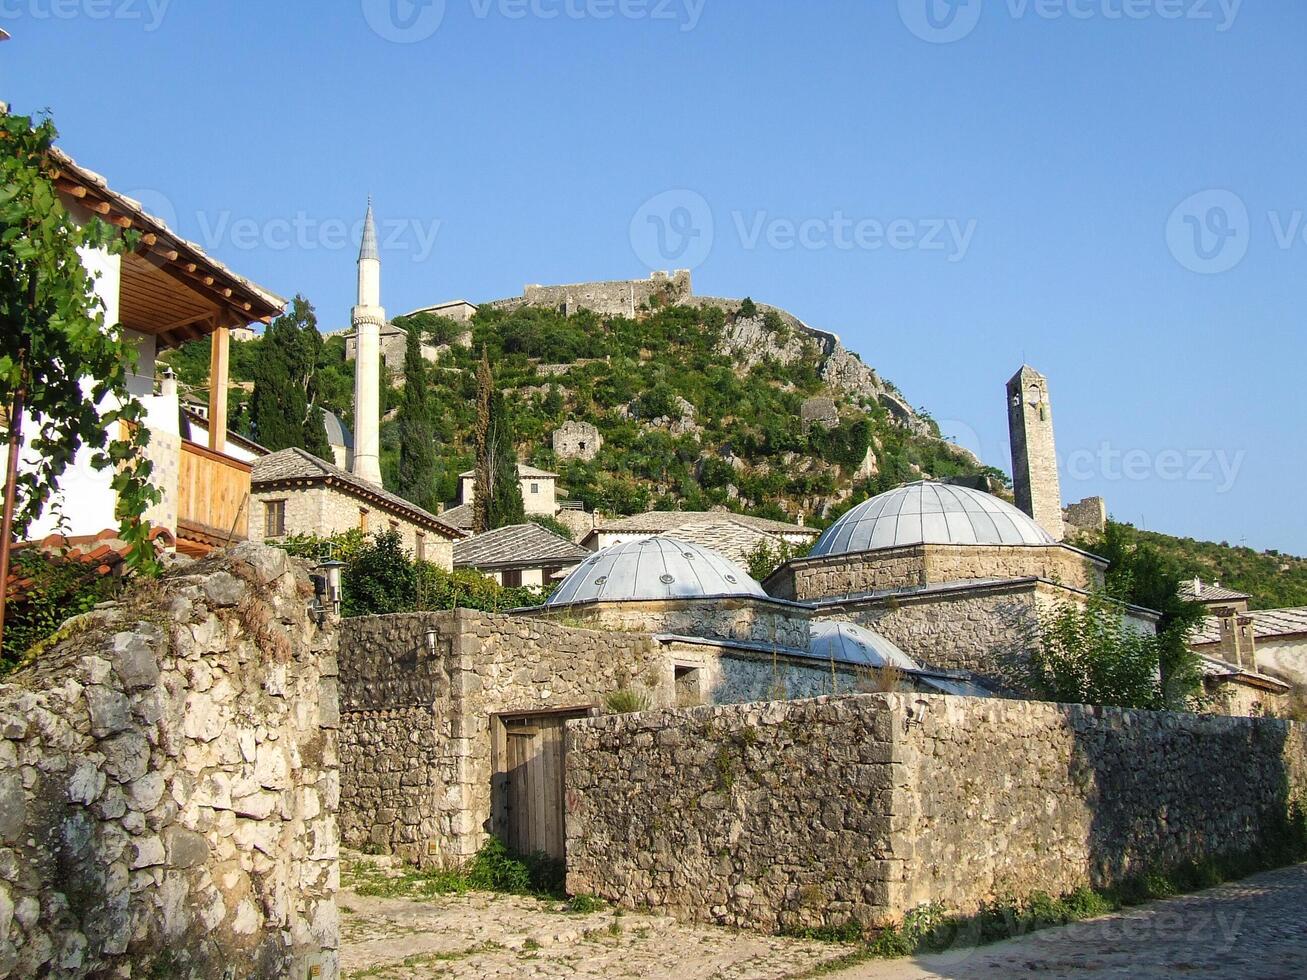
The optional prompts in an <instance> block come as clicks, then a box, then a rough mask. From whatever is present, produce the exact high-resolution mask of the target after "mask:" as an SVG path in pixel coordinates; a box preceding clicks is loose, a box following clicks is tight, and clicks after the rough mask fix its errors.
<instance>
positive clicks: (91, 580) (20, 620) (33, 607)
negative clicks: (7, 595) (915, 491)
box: [0, 548, 115, 675]
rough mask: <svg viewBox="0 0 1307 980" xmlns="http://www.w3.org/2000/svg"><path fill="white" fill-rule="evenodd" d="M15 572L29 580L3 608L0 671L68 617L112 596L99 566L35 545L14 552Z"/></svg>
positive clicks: (14, 663) (111, 582) (112, 588)
mask: <svg viewBox="0 0 1307 980" xmlns="http://www.w3.org/2000/svg"><path fill="white" fill-rule="evenodd" d="M12 571H13V573H14V575H15V576H17V578H18V580H19V581H24V580H30V583H31V584H29V585H26V586H25V587H24V588H23V589H22V590H21V591H20V592H19V593H18V594H17V595H16V596H15V597H14V598H11V599H10V600H9V602H8V604H7V606H6V610H5V636H4V650H3V653H2V654H0V675H2V674H6V673H8V672H9V671H11V670H13V669H14V668H15V667H17V666H18V665H20V664H21V663H22V662H23V661H24V658H25V657H26V656H27V654H28V652H29V651H30V650H32V648H34V647H36V646H37V645H38V644H40V643H42V642H43V641H44V640H46V639H48V638H49V637H51V636H53V635H54V634H55V633H56V632H57V631H58V630H59V627H61V626H62V625H63V624H64V623H65V622H66V621H67V620H69V619H72V618H73V617H74V616H80V615H81V614H82V613H87V612H90V611H91V610H92V609H93V608H94V607H95V604H96V603H98V602H103V601H105V600H106V599H108V598H109V597H110V596H112V595H113V593H114V591H115V582H114V580H113V579H110V578H109V577H107V576H104V575H100V574H99V573H98V572H97V571H96V566H94V565H87V564H84V563H82V562H79V561H69V560H67V559H63V558H59V557H53V556H50V555H47V554H45V553H44V552H42V551H39V550H37V549H35V548H24V549H23V550H21V551H17V552H15V553H14V556H13V569H12Z"/></svg>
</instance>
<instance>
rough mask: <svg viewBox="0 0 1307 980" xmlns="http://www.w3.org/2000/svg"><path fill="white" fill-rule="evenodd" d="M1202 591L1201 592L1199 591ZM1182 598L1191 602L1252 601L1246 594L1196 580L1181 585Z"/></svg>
mask: <svg viewBox="0 0 1307 980" xmlns="http://www.w3.org/2000/svg"><path fill="white" fill-rule="evenodd" d="M1195 586H1197V588H1195ZM1200 589H1201V591H1199V590H1200ZM1180 598H1181V599H1187V600H1188V601H1190V602H1240V601H1247V600H1248V599H1251V598H1252V596H1250V595H1248V594H1247V593H1246V592H1235V591H1234V590H1233V589H1223V588H1221V586H1219V585H1212V584H1211V583H1210V582H1198V581H1197V580H1196V579H1195V580H1192V581H1188V582H1181V583H1180Z"/></svg>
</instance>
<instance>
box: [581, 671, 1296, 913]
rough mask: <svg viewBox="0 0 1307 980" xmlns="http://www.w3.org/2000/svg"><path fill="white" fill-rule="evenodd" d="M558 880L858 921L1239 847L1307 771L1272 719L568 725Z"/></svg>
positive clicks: (816, 704) (814, 715) (922, 702)
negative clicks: (564, 866) (563, 846)
mask: <svg viewBox="0 0 1307 980" xmlns="http://www.w3.org/2000/svg"><path fill="white" fill-rule="evenodd" d="M567 741H568V757H567V758H568V763H567V774H566V779H567V847H568V889H569V891H571V892H573V893H578V894H579V893H590V894H595V895H598V896H600V897H602V898H605V899H607V900H609V901H612V902H614V903H616V904H618V905H621V906H625V907H636V906H649V907H654V908H661V909H666V910H667V911H668V912H670V913H672V914H674V915H677V916H678V917H681V918H687V919H700V920H704V921H709V922H716V923H720V924H725V925H734V926H745V927H751V928H760V929H764V930H776V929H780V928H799V927H808V926H839V925H842V924H844V923H845V922H847V921H848V920H850V919H855V920H857V921H858V922H860V923H862V924H864V925H866V926H872V927H878V926H884V925H886V924H889V923H891V922H895V921H899V920H901V919H902V917H903V916H904V914H905V913H907V912H908V911H910V910H911V909H913V908H915V907H917V906H919V905H921V904H924V903H928V902H941V903H943V904H944V905H945V906H947V907H948V908H950V909H952V910H955V911H959V912H964V913H965V912H973V911H975V910H976V909H978V908H979V907H980V906H981V905H982V904H983V903H985V902H987V901H990V900H993V899H996V898H1000V897H1017V898H1020V897H1026V896H1029V895H1031V894H1032V893H1034V892H1037V891H1043V892H1047V893H1050V894H1054V895H1056V894H1062V893H1066V892H1070V891H1073V890H1075V889H1076V888H1078V887H1081V886H1084V885H1093V886H1105V885H1110V884H1113V883H1115V882H1119V881H1121V880H1122V879H1124V878H1127V877H1130V876H1132V875H1137V874H1140V873H1143V872H1146V871H1149V870H1153V869H1160V868H1166V867H1169V866H1172V865H1175V864H1178V863H1181V862H1184V861H1189V860H1199V859H1202V858H1204V857H1208V856H1212V855H1216V854H1222V853H1232V852H1253V851H1256V850H1257V849H1258V847H1259V846H1260V845H1261V844H1262V837H1261V834H1262V832H1263V830H1264V829H1265V828H1267V827H1269V826H1271V825H1272V822H1273V821H1274V820H1275V818H1276V817H1277V815H1279V814H1282V813H1283V812H1284V806H1285V803H1286V799H1287V794H1288V793H1289V792H1291V791H1296V792H1302V791H1304V790H1307V744H1305V741H1304V732H1303V730H1302V728H1301V727H1298V726H1294V725H1292V724H1290V723H1288V722H1282V721H1276V720H1268V719H1245V718H1223V717H1212V716H1199V715H1186V714H1166V713H1149V712H1139V711H1126V710H1121V709H1108V708H1091V707H1083V706H1065V705H1054V704H1045V703H1039V702H1018V701H997V700H981V699H970V698H946V697H940V696H927V695H921V694H873V695H860V696H853V697H841V698H821V699H816V700H811V701H795V702H772V703H767V704H752V705H740V706H731V707H717V708H695V709H684V710H669V711H657V712H647V713H645V714H642V715H633V716H618V717H605V718H597V719H586V720H582V721H576V722H572V723H570V724H569V725H568V734H567Z"/></svg>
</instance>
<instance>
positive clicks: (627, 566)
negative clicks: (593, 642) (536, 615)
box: [546, 537, 768, 606]
mask: <svg viewBox="0 0 1307 980" xmlns="http://www.w3.org/2000/svg"><path fill="white" fill-rule="evenodd" d="M704 596H746V597H750V598H754V599H766V598H768V596H767V593H766V592H764V591H763V590H762V586H761V585H759V584H758V583H757V582H755V581H754V580H753V579H752V578H750V577H749V573H748V572H746V571H745V570H744V569H742V568H740V566H739V565H736V564H735V563H734V562H732V561H730V560H729V559H728V558H725V557H723V556H722V555H719V554H718V553H717V552H715V551H710V550H709V549H707V548H703V547H700V546H699V545H697V544H690V543H689V542H687V541H680V540H678V539H677V538H669V537H652V538H644V539H642V540H639V541H628V542H626V543H625V544H615V545H613V546H612V547H610V548H605V549H604V550H603V551H600V552H598V553H596V554H595V555H593V556H592V557H590V558H587V559H586V560H585V561H583V562H582V563H581V564H580V565H578V566H577V567H576V569H575V570H574V571H573V572H572V573H571V574H570V575H568V576H567V578H565V579H563V582H562V584H561V585H559V586H558V588H557V589H555V590H554V594H553V595H552V596H550V597H549V601H548V602H547V603H546V605H548V606H570V605H573V604H575V603H579V602H594V601H605V602H615V601H622V600H627V599H695V598H701V597H704Z"/></svg>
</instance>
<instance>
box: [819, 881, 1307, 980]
mask: <svg viewBox="0 0 1307 980" xmlns="http://www.w3.org/2000/svg"><path fill="white" fill-rule="evenodd" d="M1036 974H1038V975H1039V976H1052V977H1068V978H1080V977H1095V978H1103V977H1132V978H1144V977H1175V976H1184V977H1194V978H1201V977H1221V978H1222V980H1242V978H1254V977H1255V978H1259V980H1260V978H1278V977H1284V978H1300V977H1307V864H1304V865H1298V866H1297V867H1293V868H1284V869H1281V870H1279V871H1271V872H1268V873H1266V874H1261V875H1257V876H1255V877H1253V878H1248V879H1245V880H1244V881H1240V882H1235V883H1233V884H1229V885H1222V886H1221V887H1219V888H1213V889H1211V890H1210V891H1205V892H1199V893H1198V894H1195V895H1185V896H1181V897H1179V898H1172V899H1167V900H1166V901H1161V902H1153V903H1150V904H1149V905H1145V906H1140V907H1139V908H1137V909H1132V910H1130V911H1128V912H1123V913H1120V914H1117V915H1109V916H1104V917H1103V918H1101V919H1093V920H1090V921H1087V922H1081V923H1077V924H1074V925H1070V926H1064V927H1062V928H1059V929H1048V930H1044V931H1042V932H1036V933H1032V934H1031V935H1029V936H1026V937H1024V938H1021V939H1015V940H1010V941H1008V942H1005V943H998V944H996V945H993V946H985V947H982V948H980V949H973V950H957V951H954V952H951V953H942V954H939V955H931V956H919V957H915V958H913V959H911V960H894V961H880V962H871V963H866V964H863V965H862V966H859V967H856V968H854V969H851V970H848V971H845V972H842V973H838V974H834V975H833V976H835V977H839V978H843V980H918V978H923V980H924V978H939V977H966V978H982V980H983V978H999V977H1004V978H1006V977H1012V976H1015V975H1027V976H1029V975H1036Z"/></svg>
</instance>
